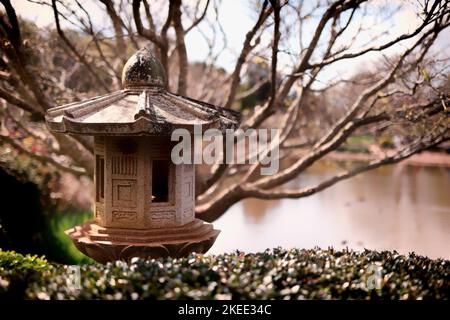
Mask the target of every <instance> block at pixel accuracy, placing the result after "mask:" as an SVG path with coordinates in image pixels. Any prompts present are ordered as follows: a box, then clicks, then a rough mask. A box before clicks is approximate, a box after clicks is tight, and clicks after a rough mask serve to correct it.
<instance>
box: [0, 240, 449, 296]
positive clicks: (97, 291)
mask: <svg viewBox="0 0 450 320" xmlns="http://www.w3.org/2000/svg"><path fill="white" fill-rule="evenodd" d="M68 268H69V269H68ZM70 268H71V267H70V266H66V265H57V264H51V263H49V262H47V261H46V260H45V259H44V258H39V257H35V256H34V257H32V256H23V255H20V254H17V253H14V252H4V251H1V250H0V298H2V296H3V297H7V298H16V299H23V298H25V299H143V298H150V299H181V298H182V299H230V298H233V299H370V298H375V299H377V298H381V299H430V298H431V299H448V298H449V297H450V261H448V260H431V259H428V258H426V257H422V256H418V255H415V254H410V255H408V256H403V255H399V254H398V253H396V252H389V251H383V252H376V251H369V250H366V251H364V252H354V251H350V250H343V251H336V250H333V249H331V248H330V249H327V250H321V249H314V250H299V249H292V250H283V249H273V250H266V251H264V252H261V253H255V254H244V253H240V252H236V253H233V254H223V255H218V256H212V255H208V256H203V255H191V256H189V257H187V258H183V259H171V258H167V259H154V260H149V261H144V260H139V259H135V260H134V261H132V263H130V264H127V263H125V262H120V261H119V262H115V263H109V264H107V265H100V264H86V265H82V266H80V279H81V281H80V282H79V285H80V287H79V288H77V283H76V282H71V281H69V280H68V279H70V278H69V277H68V274H69V273H70V272H69V273H68V270H69V271H71V270H72V271H73V269H70ZM73 284H75V286H74V285H73Z"/></svg>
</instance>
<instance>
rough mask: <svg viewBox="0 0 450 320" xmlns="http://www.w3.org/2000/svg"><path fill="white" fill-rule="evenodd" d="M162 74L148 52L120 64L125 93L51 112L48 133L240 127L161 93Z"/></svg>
mask: <svg viewBox="0 0 450 320" xmlns="http://www.w3.org/2000/svg"><path fill="white" fill-rule="evenodd" d="M164 81H165V73H164V70H163V68H162V66H161V64H160V63H159V62H158V61H157V60H156V58H155V57H154V56H153V55H152V54H151V53H149V51H148V49H143V50H140V51H138V52H137V53H136V54H135V55H133V56H132V57H131V58H130V59H129V60H128V62H127V63H126V64H125V67H124V70H123V84H124V89H123V90H119V91H116V92H113V93H110V94H106V95H102V96H98V97H94V98H91V99H88V100H84V101H81V102H74V103H70V104H67V105H63V106H60V107H55V108H51V109H49V110H48V112H47V115H46V122H47V125H48V127H49V128H50V130H52V131H56V132H67V133H74V134H89V135H170V134H171V133H172V131H173V130H175V129H177V128H185V129H187V130H189V131H192V130H193V126H194V125H202V130H207V129H209V128H218V129H221V130H222V131H224V130H225V129H227V128H235V127H237V125H238V124H239V113H237V112H235V111H233V110H228V109H225V108H221V107H218V106H214V105H211V104H209V103H206V102H202V101H198V100H195V99H191V98H187V97H184V96H180V95H177V94H174V93H171V92H169V91H167V90H166V89H165V87H164V86H163V85H162V83H163V82H164Z"/></svg>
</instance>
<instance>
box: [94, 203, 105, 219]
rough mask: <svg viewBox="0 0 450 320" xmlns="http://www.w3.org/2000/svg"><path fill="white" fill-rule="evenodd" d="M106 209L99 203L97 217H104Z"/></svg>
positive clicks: (96, 210)
mask: <svg viewBox="0 0 450 320" xmlns="http://www.w3.org/2000/svg"><path fill="white" fill-rule="evenodd" d="M103 214H104V210H103V207H102V206H101V205H99V204H97V205H96V206H95V218H96V219H97V218H100V219H101V218H103Z"/></svg>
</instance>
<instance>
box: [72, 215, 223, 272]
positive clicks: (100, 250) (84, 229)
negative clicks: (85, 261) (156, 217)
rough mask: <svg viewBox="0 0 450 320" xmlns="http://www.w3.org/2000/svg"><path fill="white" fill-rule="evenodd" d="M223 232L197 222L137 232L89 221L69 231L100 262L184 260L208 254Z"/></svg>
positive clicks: (83, 250) (207, 224) (81, 249)
mask: <svg viewBox="0 0 450 320" xmlns="http://www.w3.org/2000/svg"><path fill="white" fill-rule="evenodd" d="M219 232H220V231H219V230H215V229H213V226H212V225H211V224H209V223H206V222H203V221H201V220H198V219H195V220H194V221H192V222H190V223H188V224H185V225H183V226H180V227H174V228H160V229H148V230H133V229H120V228H105V227H100V226H99V225H97V224H95V223H94V222H87V223H85V224H82V225H80V226H76V227H74V228H72V229H69V230H67V231H66V234H67V235H68V236H69V237H70V238H71V239H72V240H73V242H74V244H75V245H76V247H77V248H78V250H80V251H81V252H83V253H84V254H86V255H87V256H89V257H91V258H93V259H94V260H96V261H98V262H100V263H106V262H109V261H114V260H127V261H129V260H131V259H132V258H134V257H139V258H144V259H150V258H158V257H167V256H171V257H184V256H187V255H188V254H189V253H191V252H197V253H205V252H207V251H208V250H209V248H210V247H211V246H212V245H213V243H214V241H215V240H216V238H217V236H218V235H219Z"/></svg>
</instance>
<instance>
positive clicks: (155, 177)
mask: <svg viewBox="0 0 450 320" xmlns="http://www.w3.org/2000/svg"><path fill="white" fill-rule="evenodd" d="M122 80H123V85H124V89H123V90H119V91H117V92H113V93H110V94H106V95H103V96H99V97H95V98H92V99H88V100H85V101H81V102H75V103H71V104H68V105H64V106H60V107H56V108H52V109H50V110H48V112H47V115H46V121H47V125H48V127H49V128H50V130H52V131H55V132H66V133H71V134H89V135H94V136H95V139H94V154H95V177H94V180H95V189H96V190H95V209H94V221H92V222H89V223H86V224H83V225H81V226H76V227H75V228H72V229H70V230H67V232H66V233H67V234H68V235H69V236H70V237H71V238H72V240H73V241H74V243H75V245H76V246H77V248H78V249H79V250H80V251H82V252H83V253H85V254H86V255H88V256H90V257H92V258H93V259H95V260H97V261H99V262H107V261H113V260H117V259H125V260H129V259H130V258H132V257H141V258H154V257H162V256H174V257H181V256H184V255H187V254H189V253H190V252H193V251H196V252H199V253H204V252H206V251H207V250H208V249H209V248H210V247H211V246H212V244H213V243H214V241H215V239H216V237H217V235H218V234H219V231H218V230H214V229H213V227H212V225H211V224H207V223H204V222H202V221H200V220H198V219H195V213H194V208H195V190H194V186H195V169H194V165H192V164H179V165H175V164H173V163H172V162H171V159H170V151H171V147H172V142H171V141H170V135H171V133H172V131H173V130H174V129H176V128H185V129H188V130H190V131H191V132H192V131H193V128H194V126H195V125H202V130H206V129H208V128H220V129H221V130H222V131H224V130H225V129H228V128H234V127H236V126H237V125H238V122H239V114H238V113H236V112H234V111H231V110H227V109H224V108H220V107H217V106H213V105H211V104H208V103H205V102H202V101H197V100H194V99H191V98H187V97H183V96H180V95H177V94H173V93H170V92H168V91H167V90H166V88H165V82H166V76H165V72H164V69H163V67H162V65H161V63H160V62H159V61H158V60H157V59H156V58H155V57H154V56H153V54H152V53H151V52H150V51H149V50H148V49H143V50H140V51H138V52H137V53H136V54H135V55H133V56H132V57H131V58H130V59H129V60H128V62H127V63H126V65H125V67H124V70H123V74H122Z"/></svg>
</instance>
